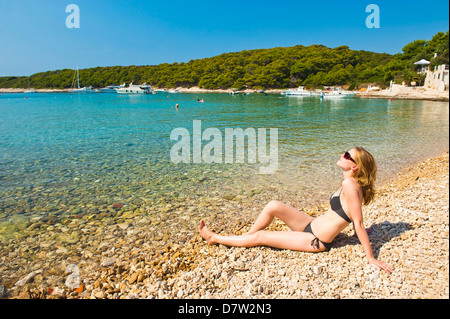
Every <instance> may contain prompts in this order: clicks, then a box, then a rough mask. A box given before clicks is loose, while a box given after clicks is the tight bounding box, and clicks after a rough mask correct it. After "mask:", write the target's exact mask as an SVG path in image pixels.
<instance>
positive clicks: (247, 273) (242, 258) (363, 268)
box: [0, 152, 449, 299]
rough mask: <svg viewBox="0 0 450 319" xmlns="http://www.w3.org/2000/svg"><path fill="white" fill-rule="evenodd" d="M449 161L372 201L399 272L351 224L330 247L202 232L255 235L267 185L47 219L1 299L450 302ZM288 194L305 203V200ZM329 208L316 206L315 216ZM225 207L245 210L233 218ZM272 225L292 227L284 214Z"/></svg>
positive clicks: (10, 270)
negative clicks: (228, 194) (384, 266)
mask: <svg viewBox="0 0 450 319" xmlns="http://www.w3.org/2000/svg"><path fill="white" fill-rule="evenodd" d="M448 160H449V155H448V152H446V153H444V154H442V155H440V156H437V157H432V158H428V159H425V160H423V161H421V162H420V163H417V164H416V165H414V166H412V167H409V168H407V169H405V170H403V171H401V172H399V173H398V174H397V176H396V177H395V178H392V179H390V180H388V181H386V182H385V183H384V184H383V185H381V186H379V187H378V191H379V193H378V196H377V198H376V200H375V202H374V203H372V204H371V205H369V206H368V207H366V208H364V218H365V224H366V227H368V226H370V225H372V227H373V229H374V232H373V234H371V235H370V236H369V237H370V240H371V244H372V247H373V250H374V254H375V256H376V258H379V259H380V260H382V261H385V262H387V263H388V264H391V265H392V266H393V267H394V272H393V273H392V274H391V275H387V274H386V273H384V272H381V271H379V270H376V269H374V268H373V267H371V266H369V265H367V263H366V260H365V255H364V251H363V249H362V246H361V245H360V243H359V241H358V240H357V238H355V237H353V236H352V234H353V230H352V227H348V228H347V229H346V230H344V232H343V233H342V234H340V235H338V237H337V238H336V239H335V245H334V247H333V248H332V250H331V251H330V252H329V253H321V254H309V253H303V252H294V251H286V250H277V249H271V248H267V247H255V248H236V247H235V248H227V247H225V246H221V245H218V246H208V245H207V244H206V242H204V241H203V239H202V238H201V237H200V235H199V234H198V232H197V225H198V222H199V221H200V220H201V219H203V218H206V222H207V223H208V225H209V227H211V229H212V230H214V231H217V232H221V233H238V234H239V233H242V232H245V231H246V230H247V229H248V227H250V223H251V222H253V221H254V218H256V217H257V215H258V214H259V212H260V210H261V209H262V208H263V207H264V205H265V204H266V203H267V202H268V200H270V199H273V197H272V193H271V192H270V191H269V190H268V191H266V192H261V193H260V194H255V195H254V196H252V197H247V198H240V199H233V200H224V199H221V198H214V197H213V196H212V197H211V198H207V199H204V200H198V201H196V202H195V203H190V204H192V205H190V206H186V205H184V204H183V203H178V204H177V203H174V204H169V205H167V206H166V207H152V206H149V205H145V206H142V207H141V208H140V209H138V210H136V211H134V212H133V211H130V212H128V211H126V209H122V210H121V211H120V218H118V219H117V220H114V221H113V220H111V219H104V220H96V218H95V217H94V218H92V217H91V216H83V217H80V218H74V219H73V220H71V221H70V222H69V221H68V222H64V223H61V224H59V223H56V224H55V223H54V224H53V225H52V224H50V225H49V226H47V225H45V227H47V230H46V233H45V234H38V235H33V236H25V237H24V238H21V239H17V240H10V241H9V242H8V243H1V242H0V246H1V247H2V249H1V250H0V251H1V253H0V254H1V255H0V260H1V264H0V274H1V277H0V288H2V286H3V287H4V291H5V292H4V296H0V298H11V299H16V298H24V299H25V298H26V299H28V298H57V299H59V298H68V299H78V298H80V299H90V298H98V299H104V298H112V299H131V298H150V299H190V298H194V299H198V298H206V299H208V298H219V299H222V298H233V299H241V298H242V299H253V298H255V299H279V298H283V299H284V298H286V299H311V298H314V299H316V298H326V299H328V298H330V299H338V298H343V299H352V298H367V299H375V298H409V299H411V298H412V299H416V298H426V299H428V298H448V297H449V254H448V251H449V249H448V248H449V243H448V237H449V227H448V226H449V198H448V191H449V184H448V181H449V179H448V178H449V164H448V163H449V162H448ZM280 200H282V201H284V202H286V203H289V204H291V205H293V206H294V207H295V202H296V199H295V198H280ZM169 206H170V207H169ZM326 208H327V204H326V203H324V204H323V205H319V206H317V207H311V208H308V209H306V211H307V212H308V213H309V214H310V215H312V216H315V215H316V214H318V213H320V212H322V211H324V210H325V209H326ZM155 209H162V210H164V211H166V212H170V215H171V216H174V217H175V216H181V218H183V219H186V218H188V226H184V227H179V228H177V229H175V230H173V229H171V227H172V228H173V225H170V219H168V220H167V221H163V220H161V219H158V218H156V217H155V215H154V214H152V212H153V211H154V210H155ZM225 211H232V212H235V215H234V216H236V217H234V218H228V219H226V218H223V217H225V216H224V215H223V214H222V212H225ZM189 212H192V215H190V214H189ZM227 216H230V215H227ZM31 226H32V225H31ZM31 226H30V227H31ZM269 229H271V230H286V229H287V228H286V226H285V225H284V223H282V222H280V221H278V220H277V221H275V222H274V223H273V224H272V225H271V226H270V227H269ZM49 232H50V233H52V234H47V233H49ZM49 236H50V237H49ZM69 265H76V266H77V267H79V273H80V285H79V286H77V287H72V288H68V287H67V286H66V280H67V278H68V277H69V276H70V275H71V271H69V270H68V268H67V267H68V266H69ZM0 290H2V289H0Z"/></svg>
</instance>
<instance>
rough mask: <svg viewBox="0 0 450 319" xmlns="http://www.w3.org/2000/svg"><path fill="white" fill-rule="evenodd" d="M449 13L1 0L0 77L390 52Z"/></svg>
mask: <svg viewBox="0 0 450 319" xmlns="http://www.w3.org/2000/svg"><path fill="white" fill-rule="evenodd" d="M70 4H75V5H76V6H77V7H78V8H79V15H78V16H79V22H80V24H79V28H68V25H67V24H66V20H67V18H68V17H69V16H70V15H71V14H73V13H74V12H73V11H70V10H69V12H66V7H67V6H68V5H70ZM370 4H376V5H377V6H378V8H379V28H368V27H367V25H366V19H367V17H368V16H369V15H371V14H374V13H375V12H374V11H369V12H366V7H367V6H368V5H370ZM448 12H449V3H448V1H447V0H445V1H444V0H437V1H417V0H409V1H404V0H389V1H386V0H367V1H364V0H358V1H357V0H347V1H336V0H335V1H329V0H322V1H302V0H296V1H291V0H285V1H274V0H271V1H266V0H239V1H236V0H229V1H217V0H198V1H196V0H192V1H179V0H167V1H161V0H158V1H153V0H147V1H144V0H128V1H118V0H109V1H106V0H94V1H93V0H0V76H22V75H32V74H34V73H37V72H44V71H50V70H58V69H65V68H69V69H75V68H77V67H79V68H80V69H84V68H91V67H97V66H113V65H122V66H128V65H156V64H161V63H174V62H188V61H190V60H192V59H201V58H206V57H212V56H216V55H219V54H222V53H227V52H237V51H242V50H252V49H266V48H274V47H289V46H294V45H304V46H309V45H312V44H322V45H325V46H327V47H331V48H334V47H337V46H340V45H347V46H349V47H350V49H353V50H366V51H373V52H380V53H381V52H386V53H390V54H395V53H399V52H401V50H402V48H403V47H404V46H405V45H406V44H408V43H409V42H412V41H414V40H418V39H424V40H429V39H431V38H432V36H433V35H435V34H436V33H437V32H439V31H442V32H446V31H447V30H448V29H449V13H448ZM71 21H72V22H73V21H75V20H71ZM374 21H375V20H372V22H374ZM69 26H70V24H69Z"/></svg>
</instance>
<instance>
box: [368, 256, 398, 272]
mask: <svg viewBox="0 0 450 319" xmlns="http://www.w3.org/2000/svg"><path fill="white" fill-rule="evenodd" d="M369 264H371V265H374V266H375V267H377V268H378V269H383V270H384V271H386V272H387V273H388V274H390V273H391V272H392V270H394V269H393V268H392V267H391V266H389V265H388V264H386V263H384V262H382V261H379V260H376V259H375V258H372V259H370V260H369Z"/></svg>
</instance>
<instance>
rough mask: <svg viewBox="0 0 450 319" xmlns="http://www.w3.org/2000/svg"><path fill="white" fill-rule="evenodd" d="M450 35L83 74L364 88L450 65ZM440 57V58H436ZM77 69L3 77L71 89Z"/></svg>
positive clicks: (88, 77)
mask: <svg viewBox="0 0 450 319" xmlns="http://www.w3.org/2000/svg"><path fill="white" fill-rule="evenodd" d="M448 36H449V33H448V31H447V32H446V33H443V32H439V33H437V34H436V35H435V36H434V37H433V38H432V39H431V40H428V41H427V40H416V41H414V42H411V43H409V44H407V45H405V46H404V48H403V50H402V52H401V53H399V54H396V55H390V54H386V53H374V52H369V51H355V50H351V49H349V48H348V47H347V46H340V47H337V48H328V47H326V46H323V45H311V46H308V47H305V46H302V45H297V46H294V47H284V48H283V47H278V48H272V49H259V50H249V51H241V52H234V53H224V54H221V55H218V56H215V57H211V58H205V59H198V60H191V61H189V62H187V63H172V64H168V63H164V64H160V65H153V66H113V67H96V68H89V69H84V70H80V82H81V84H82V85H83V86H94V87H104V86H107V85H110V84H121V83H123V82H127V83H129V82H134V83H143V82H147V83H148V84H150V85H153V86H156V87H161V88H163V87H166V88H170V87H171V88H173V87H193V86H198V87H200V88H205V89H228V88H236V89H243V88H252V89H283V88H289V87H297V86H300V85H302V86H306V87H315V88H317V87H321V86H324V85H350V86H351V87H352V88H356V87H358V85H361V84H363V83H376V84H378V85H382V86H383V85H388V84H389V82H390V81H391V80H394V81H396V82H401V81H408V82H409V81H413V80H420V78H419V76H418V75H417V73H416V72H415V71H414V62H416V61H418V60H420V59H422V58H425V59H427V60H431V61H432V65H434V64H442V63H448V47H449V44H448V41H449V38H448ZM435 53H438V56H437V58H435V59H434V58H433V57H434V54H435ZM73 77H74V70H71V69H64V70H56V71H48V72H42V73H36V74H33V75H31V76H30V77H0V88H27V87H33V88H36V89H40V88H60V89H63V88H70V87H71V84H72V80H73Z"/></svg>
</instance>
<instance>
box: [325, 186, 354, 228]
mask: <svg viewBox="0 0 450 319" xmlns="http://www.w3.org/2000/svg"><path fill="white" fill-rule="evenodd" d="M341 193H342V189H341V191H340V192H339V195H338V196H335V197H333V195H331V198H330V205H331V209H332V210H333V211H334V212H335V213H336V214H338V215H339V216H341V217H342V218H343V219H345V221H347V222H349V223H351V222H352V221H351V220H350V218H348V216H347V214H346V213H345V212H344V209H343V208H342V205H341Z"/></svg>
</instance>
